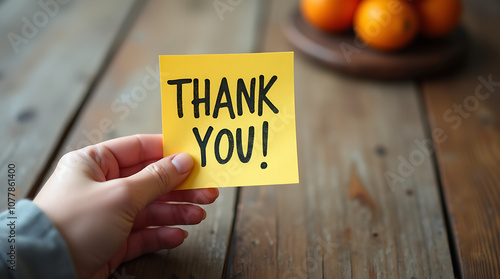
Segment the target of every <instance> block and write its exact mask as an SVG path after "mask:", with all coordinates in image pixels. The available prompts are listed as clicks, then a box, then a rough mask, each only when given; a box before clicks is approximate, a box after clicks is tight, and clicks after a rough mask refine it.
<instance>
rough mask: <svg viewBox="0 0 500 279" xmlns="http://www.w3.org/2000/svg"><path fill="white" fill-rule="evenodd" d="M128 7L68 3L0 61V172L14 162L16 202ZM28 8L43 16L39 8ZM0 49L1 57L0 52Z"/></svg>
mask: <svg viewBox="0 0 500 279" xmlns="http://www.w3.org/2000/svg"><path fill="white" fill-rule="evenodd" d="M33 4H35V2H33ZM133 4H134V1H133V0H126V1H120V0H115V1H106V2H102V1H98V0H94V1H78V2H77V1H75V2H74V3H68V4H67V6H65V7H64V8H63V7H61V8H60V11H59V12H58V13H57V14H56V15H54V17H49V16H48V15H46V16H47V18H49V19H48V20H49V22H48V23H47V24H46V25H42V24H41V23H40V24H39V25H40V27H39V31H37V32H38V33H36V36H34V37H33V38H30V40H29V42H28V43H27V45H26V47H25V48H24V47H23V48H21V50H20V52H19V53H18V54H17V56H16V57H14V58H12V59H9V58H5V59H4V58H2V61H3V62H5V65H7V66H8V68H2V71H4V76H3V77H2V78H1V79H0V92H1V95H0V112H1V116H0V125H1V127H3V131H4V132H3V133H2V134H1V135H0V149H1V150H2V154H1V157H0V171H2V172H3V173H5V172H6V168H7V165H8V163H15V164H16V167H17V172H16V173H17V177H16V178H17V191H16V198H17V199H21V198H23V197H26V196H27V195H28V193H29V192H30V190H31V189H32V188H33V186H34V185H35V184H37V182H38V181H39V179H40V176H41V175H42V172H43V171H44V170H45V168H46V166H47V161H48V160H49V158H50V157H51V155H52V154H53V152H54V149H55V147H56V145H57V144H58V142H59V140H60V137H61V135H62V134H63V132H64V131H65V130H66V128H67V125H68V123H69V121H70V120H71V119H72V118H73V116H74V114H75V112H76V110H77V109H78V108H79V106H80V103H81V102H82V100H83V99H84V97H85V96H86V93H87V91H88V89H89V87H90V86H91V85H92V82H93V80H94V79H95V77H96V75H97V74H98V72H99V70H100V69H101V67H102V66H103V62H104V61H105V58H106V57H107V55H108V54H109V53H110V51H111V49H112V47H113V42H114V41H115V39H116V37H117V34H119V31H120V28H121V27H122V25H123V23H124V22H125V21H126V19H127V16H128V15H129V12H130V10H131V7H132V6H133ZM36 5H38V4H36ZM2 7H10V4H7V3H4V4H3V6H2ZM29 10H37V11H36V12H34V14H37V13H39V14H43V12H44V10H42V9H41V8H40V9H39V8H33V7H31V8H29V9H28V11H29ZM4 12H5V11H2V13H4ZM38 17H40V18H41V19H43V16H38ZM38 17H37V18H38ZM14 19H15V18H14ZM18 20H19V19H18ZM42 29H43V30H42ZM2 30H4V29H2ZM12 30H13V31H12V32H18V31H16V30H18V29H12ZM21 30H22V27H21ZM2 32H4V33H5V32H6V31H2ZM9 32H10V31H9ZM7 34H8V33H7ZM19 34H21V33H19ZM3 40H4V39H2V41H3ZM1 51H2V57H5V55H4V54H5V53H4V51H5V49H4V48H2V49H1ZM7 51H12V50H11V49H7ZM9 55H10V54H9ZM7 56H8V55H7ZM2 67H3V65H2ZM2 185H4V184H2ZM2 187H3V186H2ZM5 208H6V200H1V201H0V210H3V209H5Z"/></svg>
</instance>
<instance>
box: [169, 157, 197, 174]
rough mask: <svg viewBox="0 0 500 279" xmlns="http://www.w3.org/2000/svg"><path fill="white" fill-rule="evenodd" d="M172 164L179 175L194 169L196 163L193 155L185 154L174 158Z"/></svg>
mask: <svg viewBox="0 0 500 279" xmlns="http://www.w3.org/2000/svg"><path fill="white" fill-rule="evenodd" d="M172 164H174V166H175V168H176V169H177V171H178V172H179V174H185V173H187V172H189V171H190V170H191V169H192V168H193V164H194V161H193V158H191V155H189V154H187V153H185V152H184V153H179V154H177V155H175V157H174V158H172Z"/></svg>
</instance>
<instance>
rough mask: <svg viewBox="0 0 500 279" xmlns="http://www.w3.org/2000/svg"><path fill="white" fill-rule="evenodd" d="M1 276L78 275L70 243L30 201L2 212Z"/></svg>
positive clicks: (55, 277)
mask: <svg viewBox="0 0 500 279" xmlns="http://www.w3.org/2000/svg"><path fill="white" fill-rule="evenodd" d="M0 260H1V262H0V278H23V279H24V278H26V279H31V278H40V279H44V278H51V279H58V278H75V277H76V275H75V271H74V268H73V263H72V261H71V255H70V253H69V251H68V248H67V246H66V243H65V242H64V240H63V238H62V236H61V235H60V234H59V232H58V231H57V229H56V228H55V227H54V225H53V224H52V222H51V221H50V220H49V218H48V217H47V216H46V215H45V214H44V213H43V212H42V211H41V210H40V209H39V208H38V207H37V206H36V205H35V204H34V203H33V202H31V201H30V200H21V201H19V202H18V203H17V204H16V206H15V209H13V210H7V211H4V212H2V213H0Z"/></svg>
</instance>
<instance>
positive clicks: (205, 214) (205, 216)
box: [201, 210, 207, 220]
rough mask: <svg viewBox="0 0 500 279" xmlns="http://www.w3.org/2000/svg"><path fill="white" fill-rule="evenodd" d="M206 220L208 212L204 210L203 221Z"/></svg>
mask: <svg viewBox="0 0 500 279" xmlns="http://www.w3.org/2000/svg"><path fill="white" fill-rule="evenodd" d="M205 218H207V212H206V211H205V210H203V219H201V220H205Z"/></svg>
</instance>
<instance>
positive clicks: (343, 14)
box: [300, 0, 359, 32]
mask: <svg viewBox="0 0 500 279" xmlns="http://www.w3.org/2000/svg"><path fill="white" fill-rule="evenodd" d="M358 3H359V0H301V2H300V10H301V12H302V17H303V18H304V19H305V20H306V21H307V22H308V23H309V24H311V25H313V26H315V27H317V28H319V29H321V30H324V31H327V32H342V31H345V30H347V29H349V28H351V27H352V19H353V16H354V12H355V11H356V7H357V6H358Z"/></svg>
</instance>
